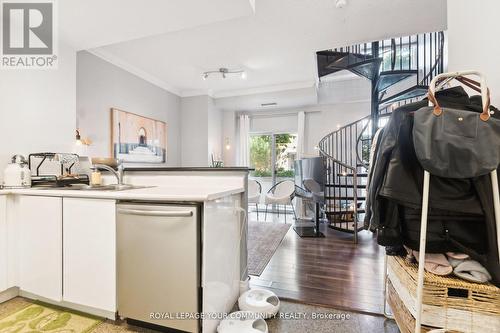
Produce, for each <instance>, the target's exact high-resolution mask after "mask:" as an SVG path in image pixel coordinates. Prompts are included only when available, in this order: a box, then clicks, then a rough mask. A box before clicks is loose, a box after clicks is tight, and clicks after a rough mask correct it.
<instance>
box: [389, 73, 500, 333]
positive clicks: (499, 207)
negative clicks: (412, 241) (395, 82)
mask: <svg viewBox="0 0 500 333" xmlns="http://www.w3.org/2000/svg"><path fill="white" fill-rule="evenodd" d="M467 75H476V76H478V77H479V78H480V84H481V97H482V102H483V109H484V108H486V107H487V103H488V88H487V85H486V80H485V78H484V76H483V75H482V74H481V73H480V72H478V71H462V72H450V73H443V74H440V75H437V76H435V77H434V78H433V80H432V81H431V83H430V85H429V90H430V91H431V92H432V93H434V92H435V87H436V83H437V82H440V81H442V80H444V79H448V80H446V81H449V80H451V79H454V78H457V77H462V76H467ZM429 105H430V106H432V103H430V102H429ZM490 176H491V185H492V191H493V206H494V211H495V222H496V231H497V244H499V245H500V194H499V189H498V176H497V170H496V169H495V170H493V171H491V173H490ZM430 179H431V174H430V173H429V172H428V171H424V184H423V192H422V216H421V220H420V247H419V258H418V279H417V300H416V315H415V333H420V332H421V327H422V305H423V304H422V303H423V292H424V273H425V271H424V264H425V250H426V241H427V217H428V213H429V188H430ZM498 252H499V253H498V256H499V258H500V246H498ZM386 259H387V257H386ZM386 286H387V260H386V262H385V279H384V291H385V289H386ZM386 295H387V294H386V293H385V292H384V298H386ZM386 302H387V300H386V299H384V315H385V316H386V317H388V318H391V319H392V318H393V316H392V315H391V314H389V313H387V311H386Z"/></svg>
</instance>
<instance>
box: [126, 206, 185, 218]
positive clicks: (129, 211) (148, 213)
mask: <svg viewBox="0 0 500 333" xmlns="http://www.w3.org/2000/svg"><path fill="white" fill-rule="evenodd" d="M118 213H121V214H128V215H141V216H165V217H191V216H193V212H192V211H191V210H142V209H127V208H118Z"/></svg>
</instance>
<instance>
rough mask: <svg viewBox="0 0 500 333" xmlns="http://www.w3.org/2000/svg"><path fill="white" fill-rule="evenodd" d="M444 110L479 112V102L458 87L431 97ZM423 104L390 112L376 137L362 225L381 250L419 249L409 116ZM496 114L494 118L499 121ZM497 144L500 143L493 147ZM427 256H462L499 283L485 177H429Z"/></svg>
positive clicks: (419, 182) (418, 181)
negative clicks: (449, 253) (377, 143)
mask: <svg viewBox="0 0 500 333" xmlns="http://www.w3.org/2000/svg"><path fill="white" fill-rule="evenodd" d="M436 97H437V99H438V101H439V103H440V105H441V106H443V107H452V108H457V109H464V110H470V111H475V112H481V111H482V110H481V105H480V103H481V101H480V99H478V98H477V97H474V98H469V96H468V95H467V94H466V92H465V91H464V89H463V88H461V87H454V88H450V89H446V90H442V91H439V92H437V93H436ZM427 103H428V102H427V100H423V101H420V102H417V103H411V104H407V105H404V106H402V107H400V108H398V109H396V110H394V111H393V114H392V115H391V118H390V120H389V122H388V124H387V125H386V128H385V131H384V135H383V137H382V138H381V142H380V146H379V149H378V151H377V158H376V160H375V163H374V170H373V177H372V179H371V182H370V187H369V190H368V202H369V203H370V207H367V214H366V216H365V224H366V226H367V227H368V228H369V229H370V230H372V231H376V232H377V240H378V243H379V244H380V245H384V246H396V245H401V244H403V243H404V244H405V245H407V246H409V247H410V248H413V249H416V250H418V247H419V238H420V237H419V236H420V209H421V201H422V187H423V169H422V167H421V165H420V163H419V162H418V159H417V157H416V155H415V150H414V147H413V138H412V129H413V116H412V112H415V111H417V110H418V109H420V108H421V107H424V106H427ZM498 116H499V115H498V112H497V113H495V115H494V117H498ZM498 144H500V143H498ZM429 207H430V211H429V217H428V233H427V251H428V252H436V253H443V252H446V251H459V252H464V253H467V254H469V255H471V257H473V258H474V259H476V260H478V261H480V262H481V263H482V264H483V265H485V266H486V267H487V269H488V270H489V271H490V273H491V274H492V276H493V277H494V280H495V282H496V283H497V284H498V283H499V281H500V264H499V261H498V250H497V248H498V245H497V243H496V226H495V220H494V212H493V197H492V191H491V181H490V176H489V175H486V176H482V177H478V178H473V179H449V178H440V177H436V176H431V185H430V200H429Z"/></svg>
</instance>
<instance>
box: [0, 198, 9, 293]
mask: <svg viewBox="0 0 500 333" xmlns="http://www.w3.org/2000/svg"><path fill="white" fill-rule="evenodd" d="M7 240H8V239H7V197H6V196H5V195H0V292H2V291H4V290H6V289H7V255H8V251H7Z"/></svg>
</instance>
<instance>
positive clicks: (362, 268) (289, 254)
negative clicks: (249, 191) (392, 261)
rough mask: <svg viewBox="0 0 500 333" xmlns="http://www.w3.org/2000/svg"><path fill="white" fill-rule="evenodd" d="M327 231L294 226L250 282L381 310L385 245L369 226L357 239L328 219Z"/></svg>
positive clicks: (323, 301) (292, 296) (341, 305)
mask: <svg viewBox="0 0 500 333" xmlns="http://www.w3.org/2000/svg"><path fill="white" fill-rule="evenodd" d="M290 220H292V219H289V221H290ZM269 223H283V222H282V221H276V220H275V221H273V222H269ZM289 223H290V222H289ZM322 231H323V232H324V233H325V234H326V238H300V237H299V236H298V235H297V234H296V233H295V232H294V231H293V229H292V228H290V230H289V231H288V233H287V235H286V236H285V238H284V239H283V242H282V243H281V245H280V246H279V248H278V250H277V251H276V253H275V254H274V256H273V258H272V259H271V261H270V262H269V264H268V265H267V267H266V269H265V270H264V272H263V273H262V274H261V275H260V276H251V280H250V283H251V286H252V287H264V288H268V289H270V290H272V291H274V292H275V293H276V294H277V295H278V296H279V297H280V298H282V299H289V300H294V301H298V302H303V303H308V304H314V305H321V306H327V307H333V308H336V309H344V310H351V311H357V312H362V313H370V314H382V313H383V302H384V298H383V269H384V256H383V254H384V249H383V248H382V247H379V246H378V245H377V244H376V241H375V238H374V237H373V235H372V233H370V232H368V231H362V232H360V233H359V238H358V239H359V242H358V244H357V245H354V244H353V242H352V237H353V236H352V235H350V234H345V233H342V232H338V231H335V230H332V229H330V228H327V227H326V226H325V225H322Z"/></svg>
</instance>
